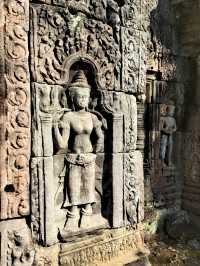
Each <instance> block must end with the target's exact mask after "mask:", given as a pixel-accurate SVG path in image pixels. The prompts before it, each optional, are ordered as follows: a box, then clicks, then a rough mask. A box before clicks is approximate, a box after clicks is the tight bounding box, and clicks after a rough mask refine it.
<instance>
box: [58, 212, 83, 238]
mask: <svg viewBox="0 0 200 266" xmlns="http://www.w3.org/2000/svg"><path fill="white" fill-rule="evenodd" d="M78 223H79V213H78V211H76V212H70V211H68V213H67V221H66V224H65V226H64V228H63V230H62V231H61V232H60V235H61V237H62V238H63V239H64V238H65V237H67V235H68V234H69V233H70V232H77V231H78V229H79V227H78Z"/></svg>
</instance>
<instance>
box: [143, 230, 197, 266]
mask: <svg viewBox="0 0 200 266" xmlns="http://www.w3.org/2000/svg"><path fill="white" fill-rule="evenodd" d="M148 247H149V249H150V256H149V260H150V263H151V265H152V266H160V265H163V266H164V265H166V266H169V265H174V266H183V265H184V266H185V265H186V266H200V235H199V234H197V233H196V234H195V235H193V234H192V235H191V234H190V233H189V234H188V233H187V232H186V233H184V234H183V236H182V237H181V238H180V239H178V240H172V239H169V238H167V237H164V238H163V237H162V239H161V238H160V237H159V236H157V237H155V238H154V239H152V240H150V241H148Z"/></svg>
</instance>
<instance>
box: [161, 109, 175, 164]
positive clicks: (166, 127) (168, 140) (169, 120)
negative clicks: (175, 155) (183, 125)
mask: <svg viewBox="0 0 200 266" xmlns="http://www.w3.org/2000/svg"><path fill="white" fill-rule="evenodd" d="M174 112H175V106H174V105H167V106H166V115H165V116H163V117H161V125H160V130H161V143H160V159H161V160H162V162H163V163H165V164H166V165H168V166H172V158H171V157H172V148H173V133H174V132H175V131H176V130H177V127H176V120H175V118H174V117H173V116H174Z"/></svg>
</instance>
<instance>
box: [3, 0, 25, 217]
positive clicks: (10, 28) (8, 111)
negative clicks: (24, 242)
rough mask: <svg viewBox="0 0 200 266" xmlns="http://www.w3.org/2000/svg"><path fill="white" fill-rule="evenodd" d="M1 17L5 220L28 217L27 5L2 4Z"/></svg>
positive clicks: (16, 2)
mask: <svg viewBox="0 0 200 266" xmlns="http://www.w3.org/2000/svg"><path fill="white" fill-rule="evenodd" d="M1 13H3V16H1V20H3V21H1V29H0V31H1V32H0V38H1V40H0V43H1V44H0V53H1V55H0V58H1V59H0V60H1V61H2V62H3V70H1V72H3V73H1V77H0V79H1V81H0V82H1V97H0V98H1V103H2V105H1V106H3V110H1V111H3V115H2V118H1V127H0V130H1V132H0V135H1V148H0V149H1V151H0V154H1V162H0V163H1V164H0V169H1V175H0V182H1V207H0V218H1V219H7V218H15V217H20V216H25V215H28V214H29V157H30V81H29V67H28V30H29V1H28V0H21V1H17V0H10V1H4V3H3V4H2V6H1ZM2 36H3V37H2Z"/></svg>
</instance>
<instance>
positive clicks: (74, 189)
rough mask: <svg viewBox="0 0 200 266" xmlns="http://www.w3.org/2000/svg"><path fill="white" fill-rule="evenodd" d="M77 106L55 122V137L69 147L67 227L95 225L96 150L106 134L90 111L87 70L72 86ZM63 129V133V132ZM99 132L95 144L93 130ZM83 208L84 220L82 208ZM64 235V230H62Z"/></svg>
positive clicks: (62, 144)
mask: <svg viewBox="0 0 200 266" xmlns="http://www.w3.org/2000/svg"><path fill="white" fill-rule="evenodd" d="M69 93H70V96H71V101H72V106H73V110H72V111H70V112H67V113H65V114H64V115H63V117H62V118H61V121H60V125H58V123H55V124H54V133H55V138H56V141H57V144H58V147H59V149H63V150H68V152H67V153H66V156H65V164H66V166H67V176H66V180H65V183H66V193H65V197H64V203H63V207H69V206H71V209H70V210H68V214H67V217H68V218H67V221H66V224H65V228H64V231H66V233H67V231H77V230H78V227H79V226H78V225H79V224H80V227H82V228H88V227H90V226H92V224H93V222H92V219H91V218H92V205H91V204H92V203H94V202H95V159H96V155H95V153H96V152H100V151H103V144H104V136H103V132H102V129H101V127H102V123H101V122H100V121H99V119H98V118H97V116H96V115H95V114H93V113H91V112H88V111H87V109H88V104H89V98H90V86H89V84H88V82H87V79H86V77H85V74H84V72H83V71H81V70H80V71H78V72H77V74H76V75H75V77H74V79H73V81H72V83H71V84H70V86H69ZM61 132H62V133H61ZM93 132H94V133H95V139H96V140H95V142H94V144H93V145H94V148H93V147H92V143H91V140H90V139H91V134H92V133H93ZM79 206H83V207H82V208H81V214H82V215H81V221H80V210H79V208H78V207H79ZM62 236H63V233H62Z"/></svg>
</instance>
